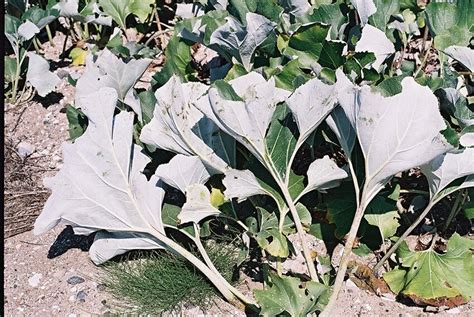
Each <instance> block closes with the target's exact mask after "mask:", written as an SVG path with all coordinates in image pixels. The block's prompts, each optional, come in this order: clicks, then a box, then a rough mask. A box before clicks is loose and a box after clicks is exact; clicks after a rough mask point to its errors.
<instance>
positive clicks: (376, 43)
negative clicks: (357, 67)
mask: <svg viewBox="0 0 474 317" xmlns="http://www.w3.org/2000/svg"><path fill="white" fill-rule="evenodd" d="M355 51H356V52H370V53H374V55H375V62H374V63H373V64H372V66H373V67H374V68H375V69H376V70H379V69H380V66H381V65H382V63H383V62H384V61H385V59H387V57H389V56H390V55H391V54H393V53H395V47H394V46H393V43H392V42H391V41H390V40H389V39H388V38H387V36H386V35H385V33H384V32H383V31H381V30H379V29H377V28H375V27H373V26H371V25H366V26H364V28H363V29H362V36H361V38H360V40H359V41H358V42H357V44H356V47H355Z"/></svg>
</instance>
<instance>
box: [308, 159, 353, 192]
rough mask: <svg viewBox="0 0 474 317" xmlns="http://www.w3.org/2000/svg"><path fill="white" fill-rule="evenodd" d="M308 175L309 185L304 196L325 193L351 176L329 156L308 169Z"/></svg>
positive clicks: (312, 164)
mask: <svg viewBox="0 0 474 317" xmlns="http://www.w3.org/2000/svg"><path fill="white" fill-rule="evenodd" d="M307 175H308V185H307V186H306V188H305V189H304V191H303V193H304V194H306V193H309V192H310V191H313V190H318V191H320V192H325V191H326V190H327V189H330V188H334V187H337V186H339V184H340V183H341V181H342V180H343V179H345V178H347V177H348V176H349V175H348V174H347V172H346V171H345V170H343V169H342V168H340V167H338V166H337V164H336V163H335V162H334V161H333V160H331V159H330V158H329V156H327V155H326V156H324V157H323V158H322V159H317V160H314V162H313V163H311V165H310V166H309V168H308V172H307Z"/></svg>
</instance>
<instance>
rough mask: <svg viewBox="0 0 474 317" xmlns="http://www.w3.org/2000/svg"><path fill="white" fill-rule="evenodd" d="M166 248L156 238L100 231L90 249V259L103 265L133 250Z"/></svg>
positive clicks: (137, 234) (131, 233)
mask: <svg viewBox="0 0 474 317" xmlns="http://www.w3.org/2000/svg"><path fill="white" fill-rule="evenodd" d="M158 248H165V246H162V245H161V243H160V241H159V240H157V239H156V238H155V237H153V236H151V235H146V234H140V233H135V232H130V233H129V232H106V231H99V232H97V233H96V235H95V237H94V243H93V244H92V245H91V247H90V249H89V257H90V258H91V260H92V262H94V263H95V264H102V263H104V262H106V261H108V260H110V259H112V258H113V257H115V256H117V255H121V254H124V253H126V252H128V251H132V250H153V249H158Z"/></svg>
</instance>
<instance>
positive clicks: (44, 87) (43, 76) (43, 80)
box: [26, 52, 61, 97]
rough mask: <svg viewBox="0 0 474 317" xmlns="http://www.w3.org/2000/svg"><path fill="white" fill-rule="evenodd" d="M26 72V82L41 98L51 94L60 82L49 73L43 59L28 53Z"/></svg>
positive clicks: (46, 63)
mask: <svg viewBox="0 0 474 317" xmlns="http://www.w3.org/2000/svg"><path fill="white" fill-rule="evenodd" d="M28 58H29V62H28V71H27V72H26V80H27V81H28V82H29V83H30V84H31V85H32V86H33V87H34V88H35V89H36V90H37V92H38V95H40V96H41V97H44V96H46V95H47V94H49V93H50V92H52V91H53V90H54V89H55V88H56V85H57V84H58V83H59V82H60V81H61V80H60V79H59V77H58V76H57V75H56V74H54V73H52V72H50V71H49V64H48V61H46V60H45V59H44V58H42V57H41V56H39V55H36V54H35V53H31V52H30V53H28Z"/></svg>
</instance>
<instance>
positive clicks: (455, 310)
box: [446, 307, 461, 315]
mask: <svg viewBox="0 0 474 317" xmlns="http://www.w3.org/2000/svg"><path fill="white" fill-rule="evenodd" d="M446 312H447V313H448V314H450V315H457V314H460V313H461V310H460V309H459V307H454V308H451V309H449V310H447V311H446Z"/></svg>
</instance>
